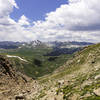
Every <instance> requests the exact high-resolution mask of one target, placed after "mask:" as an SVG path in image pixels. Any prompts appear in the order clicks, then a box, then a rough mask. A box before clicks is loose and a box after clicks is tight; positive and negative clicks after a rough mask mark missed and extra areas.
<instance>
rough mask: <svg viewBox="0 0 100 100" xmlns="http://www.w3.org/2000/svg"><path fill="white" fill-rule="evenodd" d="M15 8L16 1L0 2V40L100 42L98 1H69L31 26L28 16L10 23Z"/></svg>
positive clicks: (99, 8) (99, 7) (99, 9)
mask: <svg viewBox="0 0 100 100" xmlns="http://www.w3.org/2000/svg"><path fill="white" fill-rule="evenodd" d="M13 7H16V8H19V7H18V6H17V4H16V2H15V1H14V0H0V8H1V9H0V40H12V41H30V40H34V39H40V40H43V41H48V40H49V41H53V40H61V41H89V42H100V39H99V38H100V21H99V19H100V13H99V12H100V6H99V0H69V4H63V5H61V6H60V7H59V8H57V9H56V10H55V11H52V12H50V13H47V14H46V16H45V20H44V21H42V20H38V21H35V22H32V23H30V20H29V19H28V18H27V17H26V16H25V15H22V16H21V17H20V19H19V20H18V22H15V21H14V20H13V19H11V18H10V13H11V12H12V11H13ZM19 9H20V8H19ZM26 26H27V27H26Z"/></svg>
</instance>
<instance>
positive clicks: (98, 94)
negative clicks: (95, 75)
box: [93, 88, 100, 96]
mask: <svg viewBox="0 0 100 100" xmlns="http://www.w3.org/2000/svg"><path fill="white" fill-rule="evenodd" d="M93 92H94V94H95V95H97V96H100V88H98V89H96V90H94V91H93Z"/></svg>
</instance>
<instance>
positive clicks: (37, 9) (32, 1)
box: [10, 0, 68, 21]
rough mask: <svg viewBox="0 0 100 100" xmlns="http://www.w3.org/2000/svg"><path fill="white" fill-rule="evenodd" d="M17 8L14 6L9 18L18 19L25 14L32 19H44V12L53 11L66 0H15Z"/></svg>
mask: <svg viewBox="0 0 100 100" xmlns="http://www.w3.org/2000/svg"><path fill="white" fill-rule="evenodd" d="M16 3H17V5H18V7H19V9H16V8H14V11H13V12H12V13H11V15H10V16H11V18H13V19H14V20H18V19H19V18H20V17H21V16H22V15H25V16H26V17H28V18H29V19H30V20H32V21H36V20H44V18H45V14H46V13H49V12H51V11H55V10H56V8H59V7H60V6H61V5H62V4H66V3H68V1H67V0H42V2H41V0H16Z"/></svg>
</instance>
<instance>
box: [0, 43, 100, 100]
mask: <svg viewBox="0 0 100 100" xmlns="http://www.w3.org/2000/svg"><path fill="white" fill-rule="evenodd" d="M21 50H22V49H21ZM24 50H26V49H24ZM29 50H30V49H29ZM42 50H43V52H44V49H42ZM26 51H27V50H26ZM39 51H41V50H40V49H39ZM20 52H21V51H20ZM43 52H42V54H43ZM15 53H16V56H14V57H11V58H9V57H8V58H6V56H7V55H6V54H5V55H6V56H5V57H2V56H1V60H0V61H1V62H0V66H1V70H0V71H1V81H0V83H1V86H0V90H1V92H0V93H1V94H0V97H1V98H0V99H2V98H3V97H5V98H6V99H7V100H9V99H10V98H11V100H13V98H16V97H18V98H20V97H21V98H23V99H24V100H25V98H27V99H26V100H100V44H95V45H91V46H88V47H84V49H82V50H81V51H78V52H76V53H75V54H74V55H73V56H72V57H71V58H70V59H68V60H66V63H64V64H63V63H62V65H61V66H60V67H58V68H56V69H55V70H54V71H53V72H52V73H48V74H44V75H43V76H41V77H38V79H37V80H33V79H31V78H29V77H26V75H24V74H22V73H20V72H19V70H20V69H16V68H18V66H19V62H20V64H21V65H20V66H19V67H22V68H23V66H22V64H25V65H26V64H27V61H29V58H30V57H31V56H30V57H29V58H28V55H29V54H28V55H27V53H26V52H24V53H23V52H21V53H19V52H18V51H16V52H15V51H14V52H8V54H10V55H14V54H15ZM44 53H45V52H44ZM22 54H23V55H24V57H23V56H22ZM31 54H32V52H31V53H30V55H31ZM35 54H36V53H35ZM19 55H20V56H19ZM36 56H37V54H36V55H35V57H36ZM19 57H20V58H19ZM38 57H39V56H38ZM2 58H3V59H4V60H3V61H2ZM9 60H11V61H10V62H9ZM25 60H26V61H25ZM49 60H52V59H49ZM15 61H16V64H14V62H15ZM62 61H63V60H62ZM2 62H4V63H5V62H6V64H5V65H6V66H8V67H9V70H8V69H7V70H6V72H5V67H4V66H5V65H3V63H2ZM58 62H59V63H61V62H60V60H58ZM58 62H55V63H56V64H57V63H58ZM17 64H18V65H17ZM15 65H17V66H15ZM27 71H29V70H27ZM42 71H43V70H41V73H42ZM9 73H10V74H9ZM32 73H33V72H32ZM33 74H34V73H33ZM41 75H42V74H41ZM16 78H17V81H16ZM2 82H3V83H2ZM5 83H7V84H5ZM2 87H3V88H2ZM9 87H11V89H10V88H9ZM5 90H7V91H5ZM23 91H24V92H23ZM6 99H4V100H6ZM2 100H3V99H2Z"/></svg>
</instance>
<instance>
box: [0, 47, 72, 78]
mask: <svg viewBox="0 0 100 100" xmlns="http://www.w3.org/2000/svg"><path fill="white" fill-rule="evenodd" d="M3 51H4V50H3ZM51 51H52V49H51V48H34V49H32V48H22V49H16V50H6V51H5V52H4V53H1V54H2V55H7V54H9V55H15V56H20V57H22V58H24V59H26V60H27V61H28V63H26V62H23V61H20V60H19V59H16V58H10V59H12V61H13V63H14V65H15V66H17V70H20V71H22V72H25V74H27V75H28V76H31V77H34V78H36V77H41V76H43V75H46V74H49V73H52V72H53V71H54V70H55V69H57V68H58V67H59V66H61V65H63V64H64V63H65V62H66V61H67V59H69V58H70V57H71V55H60V56H59V57H57V59H55V60H54V61H49V60H48V59H49V58H50V56H43V55H44V54H46V53H48V52H51ZM34 59H38V60H39V61H41V66H37V65H36V64H34Z"/></svg>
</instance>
